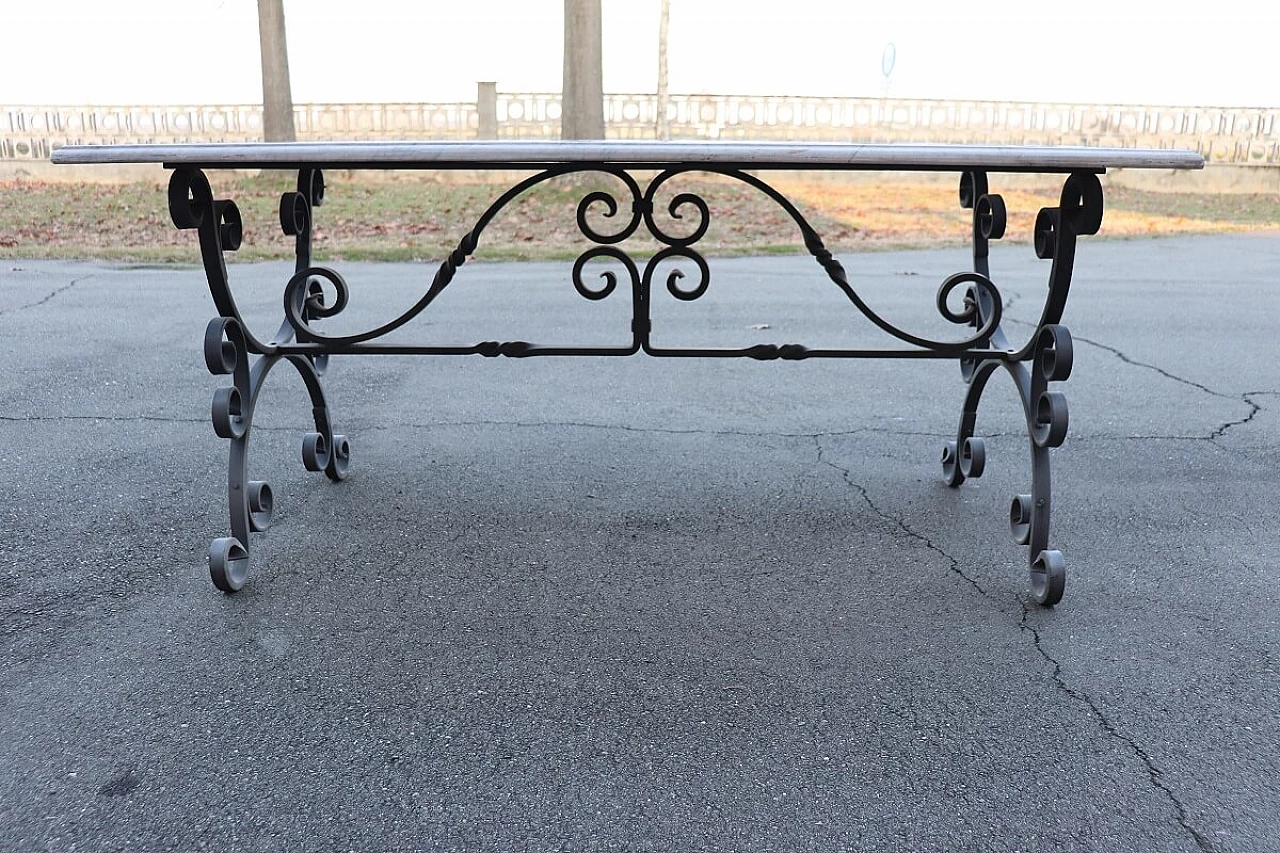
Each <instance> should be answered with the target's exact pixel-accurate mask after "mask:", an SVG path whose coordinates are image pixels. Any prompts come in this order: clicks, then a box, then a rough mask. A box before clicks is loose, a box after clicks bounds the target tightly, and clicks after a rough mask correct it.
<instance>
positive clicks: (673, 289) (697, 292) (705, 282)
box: [643, 244, 711, 302]
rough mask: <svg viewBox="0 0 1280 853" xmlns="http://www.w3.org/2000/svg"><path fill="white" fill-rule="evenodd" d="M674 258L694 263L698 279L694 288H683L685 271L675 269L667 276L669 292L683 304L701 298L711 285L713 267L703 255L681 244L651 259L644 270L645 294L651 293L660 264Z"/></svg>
mask: <svg viewBox="0 0 1280 853" xmlns="http://www.w3.org/2000/svg"><path fill="white" fill-rule="evenodd" d="M672 258H684V259H686V260H689V261H693V263H694V265H695V266H697V268H698V279H697V281H696V282H695V283H694V285H693V287H683V286H681V282H683V281H684V279H685V274H684V271H683V270H681V269H679V268H676V269H673V270H672V271H671V272H670V273H668V274H667V292H668V293H670V294H671V295H672V296H674V297H675V298H676V299H679V300H680V301H681V302H692V301H694V300H695V299H698V298H700V297H701V296H702V295H703V294H704V293H706V292H707V288H708V287H709V286H710V285H711V267H709V266H708V265H707V259H706V258H704V257H702V255H700V254H699V253H697V252H695V251H693V250H692V249H690V248H688V247H687V246H684V245H679V244H677V245H674V246H668V247H667V248H665V249H663V250H662V251H661V252H658V253H657V254H656V255H654V256H653V257H652V258H650V259H649V263H648V264H646V265H645V268H644V280H643V283H644V288H645V292H646V293H647V292H649V289H650V288H651V287H652V282H653V275H654V273H655V272H656V271H657V269H658V266H659V264H662V263H664V262H666V261H668V260H670V259H672Z"/></svg>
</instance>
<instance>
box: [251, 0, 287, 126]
mask: <svg viewBox="0 0 1280 853" xmlns="http://www.w3.org/2000/svg"><path fill="white" fill-rule="evenodd" d="M258 40H259V42H260V44H261V46H262V135H263V138H264V139H266V141H267V142H292V141H293V140H294V139H295V135H294V130H293V94H292V93H291V92H290V89H289V48H288V45H287V43H286V42H285V37H284V0H258Z"/></svg>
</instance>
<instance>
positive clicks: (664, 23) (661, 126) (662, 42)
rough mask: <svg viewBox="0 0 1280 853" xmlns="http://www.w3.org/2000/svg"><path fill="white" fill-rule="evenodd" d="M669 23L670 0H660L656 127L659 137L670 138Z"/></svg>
mask: <svg viewBox="0 0 1280 853" xmlns="http://www.w3.org/2000/svg"><path fill="white" fill-rule="evenodd" d="M670 23H671V0H662V11H661V13H660V17H659V18H658V127H657V135H658V138H659V139H670V138H671V124H670V122H668V121H667V98H668V96H667V29H668V27H669V25H670Z"/></svg>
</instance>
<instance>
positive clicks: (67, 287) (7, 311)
mask: <svg viewBox="0 0 1280 853" xmlns="http://www.w3.org/2000/svg"><path fill="white" fill-rule="evenodd" d="M96 275H97V273H89V274H88V275H86V276H81V277H80V278H73V279H72V280H71V282H70V283H69V284H64V285H63V286H62V287H59V288H56V289H55V290H53V292H51V293H49V294H48V295H47V296H45V297H44V298H43V299H40V300H37V301H36V302H30V303H27V304H26V305H18V306H15V307H13V308H4V309H0V317H3V316H5V315H6V314H16V313H18V312H19V311H26V310H27V309H28V308H39V307H40V306H41V305H44V304H46V303H47V302H49V301H50V300H52V299H53V298H54V297H55V296H58V295H59V294H62V293H66V292H67V291H68V290H70V289H71V288H73V287H75V286H76V285H77V284H80V283H82V282H86V281H88V280H89V279H91V278H93V277H94V276H96Z"/></svg>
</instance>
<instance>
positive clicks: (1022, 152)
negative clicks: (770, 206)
mask: <svg viewBox="0 0 1280 853" xmlns="http://www.w3.org/2000/svg"><path fill="white" fill-rule="evenodd" d="M52 160H53V162H54V163H59V164H105V163H163V164H164V165H166V166H170V167H178V166H196V167H201V168H230V169H254V168H297V167H299V166H318V167H321V168H325V167H329V168H342V169H357V168H369V169H490V168H524V167H529V168H542V167H547V166H561V165H581V166H588V165H593V164H596V165H599V164H604V165H612V166H625V167H633V168H665V167H671V166H708V167H716V168H720V169H726V168H735V167H737V168H744V169H801V170H810V169H812V170H825V169H865V170H884V171H964V170H967V169H981V170H985V171H990V172H1070V171H1092V172H1103V171H1106V170H1107V169H1201V168H1203V167H1204V158H1203V157H1201V156H1200V155H1199V154H1197V153H1195V152H1194V151H1184V150H1177V149H1144V148H1086V147H1069V146H1013V145H918V144H900V145H899V144H866V145H861V144H850V143H820V142H814V143H803V142H621V141H572V142H570V141H536V142H535V141H530V142H510V141H492V142H490V141H485V142H252V143H213V144H180V145H71V146H65V147H62V148H59V149H57V150H56V151H54V152H53V157H52Z"/></svg>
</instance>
